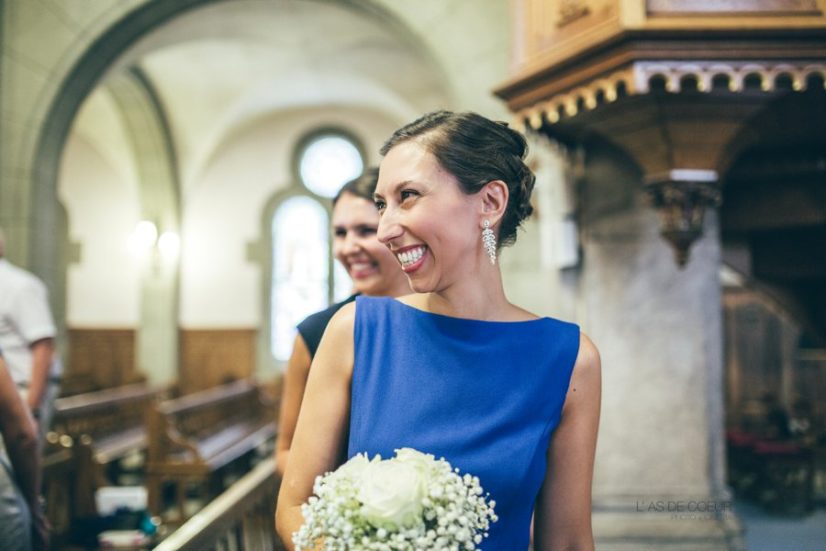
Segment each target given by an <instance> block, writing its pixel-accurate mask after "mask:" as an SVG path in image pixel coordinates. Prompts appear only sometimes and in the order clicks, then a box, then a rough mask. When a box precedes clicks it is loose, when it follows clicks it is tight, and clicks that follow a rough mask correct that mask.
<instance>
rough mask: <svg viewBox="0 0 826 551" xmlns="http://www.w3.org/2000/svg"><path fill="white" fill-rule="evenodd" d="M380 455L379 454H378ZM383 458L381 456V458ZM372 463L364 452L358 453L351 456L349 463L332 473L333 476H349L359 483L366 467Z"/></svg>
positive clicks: (354, 482)
mask: <svg viewBox="0 0 826 551" xmlns="http://www.w3.org/2000/svg"><path fill="white" fill-rule="evenodd" d="M377 457H378V456H377ZM379 460H381V458H379ZM369 465H370V460H369V459H367V456H366V455H364V454H363V453H357V454H356V455H354V456H353V457H351V458H350V460H349V461H347V463H345V464H344V465H342V466H341V467H339V468H338V469H336V470H335V472H333V473H331V475H330V476H331V478H349V479H350V480H351V481H352V482H353V484H359V483H360V481H361V477H362V475H363V474H364V471H365V469H367V467H368V466H369Z"/></svg>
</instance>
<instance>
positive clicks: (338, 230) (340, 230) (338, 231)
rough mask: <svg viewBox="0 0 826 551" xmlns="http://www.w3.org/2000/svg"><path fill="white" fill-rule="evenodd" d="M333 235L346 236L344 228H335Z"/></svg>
mask: <svg viewBox="0 0 826 551" xmlns="http://www.w3.org/2000/svg"><path fill="white" fill-rule="evenodd" d="M333 235H335V236H336V237H345V236H346V235H347V230H345V229H344V228H336V229H335V230H334V231H333Z"/></svg>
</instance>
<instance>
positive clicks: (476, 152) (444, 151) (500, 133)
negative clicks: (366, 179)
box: [381, 111, 535, 246]
mask: <svg viewBox="0 0 826 551" xmlns="http://www.w3.org/2000/svg"><path fill="white" fill-rule="evenodd" d="M409 140H416V141H417V142H418V143H420V144H421V145H422V146H423V147H424V148H425V149H426V150H427V151H428V152H430V153H431V154H432V155H433V156H434V157H436V159H437V160H438V161H439V164H440V165H441V166H442V168H444V169H445V170H447V171H448V172H450V173H451V174H453V176H455V177H456V179H457V180H458V181H459V185H460V187H461V188H462V191H463V192H464V193H466V194H467V195H472V194H474V193H478V192H479V191H480V190H481V189H482V187H484V186H485V184H487V183H488V182H491V181H493V180H502V181H503V182H505V184H507V186H508V192H509V194H508V204H507V207H506V208H505V214H504V216H503V217H502V221H501V224H500V226H499V246H504V245H510V244H512V243H513V242H515V241H516V230H517V228H519V226H520V225H521V224H522V221H523V220H525V219H526V218H527V217H528V216H530V215H531V213H532V212H533V207H532V206H531V203H530V198H531V192H532V191H533V185H534V180H535V177H534V174H533V172H531V170H530V169H529V168H528V166H527V165H526V164H525V155H527V152H528V143H527V141H526V140H525V137H524V136H523V135H522V134H520V133H519V132H516V131H515V130H512V129H510V128H508V126H507V124H506V123H501V122H494V121H492V120H490V119H487V118H485V117H483V116H481V115H478V114H476V113H471V112H465V113H453V112H452V111H434V112H432V113H428V114H426V115H424V116H422V117H420V118H418V119H416V120H415V121H413V122H411V123H410V124H407V125H405V126H403V127H401V128H399V129H398V130H396V131H395V132H394V133H393V135H392V136H390V139H389V140H387V142H385V144H384V145H383V146H382V148H381V154H382V155H386V154H387V152H388V151H390V150H391V149H393V148H394V147H396V146H397V145H399V144H400V143H403V142H406V141H409Z"/></svg>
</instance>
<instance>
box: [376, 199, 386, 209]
mask: <svg viewBox="0 0 826 551" xmlns="http://www.w3.org/2000/svg"><path fill="white" fill-rule="evenodd" d="M375 204H376V210H378V211H379V212H384V207H386V206H387V205H386V204H385V203H384V201H378V200H376V201H375Z"/></svg>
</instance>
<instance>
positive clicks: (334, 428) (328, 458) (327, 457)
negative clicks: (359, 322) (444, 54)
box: [275, 303, 355, 550]
mask: <svg viewBox="0 0 826 551" xmlns="http://www.w3.org/2000/svg"><path fill="white" fill-rule="evenodd" d="M354 322H355V304H352V303H351V304H347V305H345V306H344V307H343V308H342V309H341V310H339V311H338V312H337V313H336V314H335V316H333V318H332V319H331V320H330V323H329V325H328V326H327V330H326V331H325V332H324V337H322V339H321V344H320V345H319V348H318V352H317V353H316V356H315V358H314V359H313V363H312V369H310V376H309V378H308V380H307V390H306V391H305V393H304V401H303V403H302V406H301V412H300V413H299V415H298V423H297V425H296V429H295V435H294V437H293V441H292V446H291V448H290V461H289V462H288V464H287V469H286V472H285V473H284V477H283V480H282V483H281V491H280V492H279V494H278V508H277V511H276V514H275V520H276V528H277V530H278V534H279V536H281V539H282V540H283V541H284V543H285V544H286V546H287V549H290V550H292V549H293V544H292V534H293V533H294V532H296V531H297V530H298V529H299V527H300V526H301V524H302V523H303V522H304V519H303V517H302V515H301V505H302V504H303V503H305V502H306V501H307V499H308V498H309V497H310V495H312V492H313V482H314V481H315V477H316V476H318V475H320V474H323V473H325V472H327V471H332V470H334V469H335V468H336V467H337V466H338V465H337V463H338V461H339V458H340V457H341V455H342V451H343V449H344V446H345V445H346V442H345V434H346V433H347V425H348V419H349V414H350V381H351V379H352V374H353V326H354Z"/></svg>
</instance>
